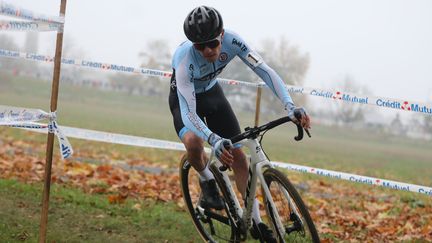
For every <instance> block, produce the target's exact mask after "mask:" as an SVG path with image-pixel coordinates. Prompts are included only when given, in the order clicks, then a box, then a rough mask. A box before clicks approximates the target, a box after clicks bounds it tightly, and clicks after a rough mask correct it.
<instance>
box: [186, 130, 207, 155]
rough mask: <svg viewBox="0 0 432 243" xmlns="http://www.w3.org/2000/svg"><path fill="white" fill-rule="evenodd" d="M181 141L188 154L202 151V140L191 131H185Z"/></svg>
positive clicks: (196, 153)
mask: <svg viewBox="0 0 432 243" xmlns="http://www.w3.org/2000/svg"><path fill="white" fill-rule="evenodd" d="M182 141H183V144H184V145H185V147H186V150H187V152H188V154H189V155H195V156H197V155H200V154H201V153H202V152H203V151H204V142H203V140H202V139H201V138H200V137H198V136H196V135H195V134H194V133H192V132H188V133H186V134H185V135H184V137H183V139H182Z"/></svg>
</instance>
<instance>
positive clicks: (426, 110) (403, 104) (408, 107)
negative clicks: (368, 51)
mask: <svg viewBox="0 0 432 243" xmlns="http://www.w3.org/2000/svg"><path fill="white" fill-rule="evenodd" d="M0 56H3V57H9V58H16V59H26V60H31V61H39V62H48V63H50V62H53V58H52V57H50V56H44V55H38V54H32V53H24V52H16V51H9V50H4V49H0ZM61 62H62V63H63V64H69V65H75V66H80V67H87V68H93V69H99V70H104V71H108V70H110V71H116V72H125V73H133V74H141V75H145V76H153V77H162V78H170V77H171V76H172V73H171V72H166V71H160V70H155V69H147V68H134V67H128V66H123V65H116V64H109V63H102V62H94V61H88V60H80V59H68V58H62V60H61ZM218 80H219V82H220V83H223V84H227V85H234V86H235V85H242V86H248V87H267V85H266V84H265V83H264V82H259V83H251V82H246V81H239V80H230V79H223V78H220V79H218ZM287 89H288V91H289V92H290V93H291V94H302V95H312V96H316V97H321V98H326V99H331V100H334V101H343V102H347V103H351V104H364V105H366V104H367V105H374V106H378V107H381V108H390V109H397V110H403V111H411V112H416V113H423V114H427V115H432V104H427V103H419V102H414V101H408V100H402V99H394V98H385V97H380V96H370V95H358V94H354V93H349V92H345V91H331V90H324V89H316V88H307V87H300V86H293V85H287Z"/></svg>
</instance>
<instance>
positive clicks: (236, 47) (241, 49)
mask: <svg viewBox="0 0 432 243" xmlns="http://www.w3.org/2000/svg"><path fill="white" fill-rule="evenodd" d="M228 41H231V48H232V51H233V52H235V53H236V55H237V56H238V57H239V58H240V59H241V60H242V61H243V62H244V63H245V64H246V65H247V66H248V67H250V68H251V69H252V70H253V71H254V72H255V73H256V74H257V75H258V76H259V77H260V78H261V79H262V80H263V81H264V82H265V83H266V84H267V86H268V87H269V88H270V89H271V90H272V91H273V93H274V94H275V95H276V96H277V97H278V98H279V99H280V100H281V102H282V104H283V105H284V107H285V109H287V108H289V107H291V106H294V102H293V101H292V99H291V96H290V94H289V92H288V90H287V88H286V86H285V83H284V82H283V81H282V79H281V77H280V76H279V75H278V74H277V73H276V72H275V71H274V70H273V69H272V68H270V67H269V66H268V65H267V64H266V63H265V62H264V60H263V59H262V57H261V56H260V55H259V54H258V53H257V52H256V51H254V50H253V49H252V48H251V47H250V46H249V45H248V44H247V43H246V42H245V41H244V40H243V39H242V38H241V37H240V36H239V35H237V34H234V33H232V32H231V33H230V34H229V38H228Z"/></svg>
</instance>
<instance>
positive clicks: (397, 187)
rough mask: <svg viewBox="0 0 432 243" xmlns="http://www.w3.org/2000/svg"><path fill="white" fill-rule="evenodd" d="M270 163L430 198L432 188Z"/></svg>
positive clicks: (282, 163)
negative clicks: (416, 193)
mask: <svg viewBox="0 0 432 243" xmlns="http://www.w3.org/2000/svg"><path fill="white" fill-rule="evenodd" d="M272 163H273V164H274V165H276V166H278V167H281V168H285V169H289V170H294V171H299V172H304V173H312V174H316V175H321V176H327V177H331V178H335V179H340V180H347V181H352V182H357V183H363V184H368V185H376V186H382V187H386V188H391V189H395V190H400V191H411V192H418V193H421V194H426V195H428V196H432V187H426V186H419V185H414V184H408V183H404V182H398V181H391V180H385V179H380V178H374V177H368V176H361V175H355V174H349V173H344V172H338V171H333V170H325V169H319V168H313V167H309V166H302V165H295V164H290V163H286V162H276V161H273V162H272Z"/></svg>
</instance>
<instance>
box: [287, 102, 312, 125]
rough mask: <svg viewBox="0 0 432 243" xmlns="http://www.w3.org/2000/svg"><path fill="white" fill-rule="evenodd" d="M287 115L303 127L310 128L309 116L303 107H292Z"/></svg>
mask: <svg viewBox="0 0 432 243" xmlns="http://www.w3.org/2000/svg"><path fill="white" fill-rule="evenodd" d="M288 117H289V118H291V120H292V121H293V122H294V123H296V124H299V125H301V126H302V127H303V128H304V129H310V128H311V125H310V124H311V122H310V117H309V115H308V114H307V113H306V110H305V109H304V108H303V107H292V108H291V109H289V110H288Z"/></svg>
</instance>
